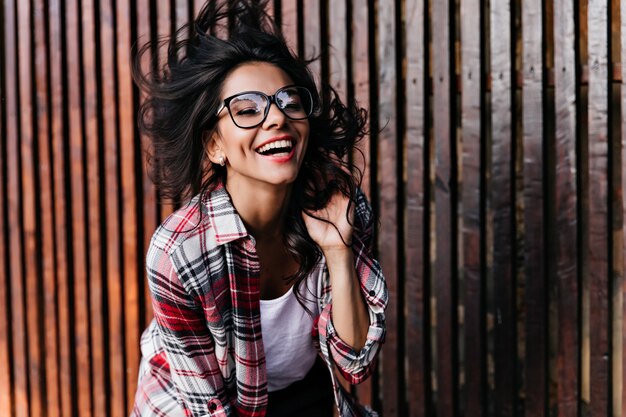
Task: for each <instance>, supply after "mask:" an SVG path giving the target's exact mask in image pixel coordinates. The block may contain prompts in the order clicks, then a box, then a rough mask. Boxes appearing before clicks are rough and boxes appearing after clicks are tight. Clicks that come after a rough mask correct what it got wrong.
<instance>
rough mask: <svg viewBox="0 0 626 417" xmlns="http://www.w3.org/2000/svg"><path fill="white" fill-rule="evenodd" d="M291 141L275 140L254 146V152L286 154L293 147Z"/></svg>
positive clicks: (270, 154) (267, 154) (269, 154)
mask: <svg viewBox="0 0 626 417" xmlns="http://www.w3.org/2000/svg"><path fill="white" fill-rule="evenodd" d="M293 146H294V144H293V141H291V140H284V139H283V140H277V141H274V142H270V143H267V144H265V145H263V146H259V147H258V148H256V149H255V150H256V152H257V153H260V154H261V155H265V156H274V155H281V156H282V155H288V154H289V153H290V152H291V150H292V149H293Z"/></svg>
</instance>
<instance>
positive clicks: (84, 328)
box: [65, 0, 103, 417]
mask: <svg viewBox="0 0 626 417" xmlns="http://www.w3.org/2000/svg"><path fill="white" fill-rule="evenodd" d="M78 11H79V8H78V2H77V0H68V1H67V3H66V5H65V12H66V42H67V43H66V51H67V55H66V65H67V74H68V76H67V79H68V97H69V103H68V104H69V108H68V112H69V126H68V130H69V137H70V149H69V151H70V155H69V161H70V173H69V175H70V182H71V195H70V201H71V204H72V212H71V218H72V251H71V253H72V258H71V260H72V264H73V270H72V277H73V283H72V281H70V285H73V288H72V289H71V291H72V293H73V299H72V300H70V303H72V306H73V308H72V310H71V312H70V314H69V316H70V317H80V318H81V320H78V321H76V323H75V325H74V328H73V329H72V334H73V339H74V340H73V347H74V357H73V363H72V365H73V368H74V372H75V375H76V376H75V377H74V378H73V379H72V385H70V386H71V387H74V389H73V392H72V401H73V403H74V404H73V407H72V409H73V410H76V411H75V412H76V413H78V415H80V416H81V417H82V416H87V417H90V416H91V415H92V412H91V409H92V408H91V407H92V396H91V393H92V391H91V383H92V381H91V378H90V365H91V356H90V352H91V350H92V347H91V343H90V337H89V331H90V328H89V323H90V314H89V302H88V300H89V291H88V287H87V276H90V277H91V279H97V277H95V278H94V277H93V276H92V274H91V273H90V272H88V263H87V250H86V249H87V247H90V246H91V245H90V244H89V246H88V241H87V230H86V229H87V213H86V207H85V198H86V197H87V195H86V191H85V187H86V182H89V181H90V180H91V176H90V175H88V178H87V180H85V173H86V172H87V170H86V167H85V162H84V158H85V155H86V149H85V146H84V137H83V123H82V111H83V103H82V97H83V90H82V85H81V81H82V78H81V59H80V53H79V51H80V48H81V47H82V45H81V44H80V41H79V39H80V33H79V32H80V31H81V25H80V18H81V16H79V15H78ZM87 97H89V95H87ZM87 103H88V102H87ZM87 108H89V107H88V106H87ZM90 160H91V161H93V163H91V164H89V165H90V166H91V165H95V161H94V160H92V159H90ZM89 188H90V189H91V187H89ZM89 206H90V207H93V210H92V211H95V210H96V209H97V206H92V205H91V204H89ZM89 243H91V242H89ZM92 264H93V263H92ZM96 382H97V383H98V382H100V381H98V380H96ZM101 386H103V385H101ZM79 388H82V389H79Z"/></svg>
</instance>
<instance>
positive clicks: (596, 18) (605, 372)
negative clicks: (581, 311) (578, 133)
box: [588, 0, 610, 415]
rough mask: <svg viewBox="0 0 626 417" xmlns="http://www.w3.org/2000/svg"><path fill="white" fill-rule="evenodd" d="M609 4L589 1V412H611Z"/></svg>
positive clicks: (594, 413)
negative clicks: (591, 28)
mask: <svg viewBox="0 0 626 417" xmlns="http://www.w3.org/2000/svg"><path fill="white" fill-rule="evenodd" d="M607 17H608V11H607V1H604V0H596V1H590V2H589V9H588V25H589V27H593V28H594V30H590V31H589V32H588V36H589V38H588V39H589V41H588V42H589V61H588V62H589V64H590V71H589V113H588V114H589V231H588V234H589V252H588V253H589V272H590V275H589V281H588V283H589V311H590V316H589V321H590V323H591V324H590V381H593V383H592V384H591V397H590V411H591V413H592V414H593V415H600V414H608V413H609V379H610V370H609V363H610V362H609V354H608V352H609V349H610V346H609V328H610V315H609V302H610V298H609V246H608V243H609V224H608V219H609V217H608V210H609V207H608V198H609V196H608V192H609V190H608V189H607V188H608V168H609V160H608V158H609V155H608V146H609V145H608V91H607V80H608V50H607V41H608V39H607Z"/></svg>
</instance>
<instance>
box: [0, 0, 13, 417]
mask: <svg viewBox="0 0 626 417" xmlns="http://www.w3.org/2000/svg"><path fill="white" fill-rule="evenodd" d="M7 11H8V7H7V6H5V5H4V4H3V5H2V7H1V8H0V18H1V19H2V23H3V29H2V30H1V31H0V32H1V33H2V36H1V38H0V96H1V97H2V100H0V137H2V138H3V140H2V141H1V142H0V192H1V193H2V195H3V196H8V195H9V193H8V188H9V187H8V183H9V175H8V174H9V173H8V166H9V165H10V161H9V159H10V158H9V154H8V153H7V151H8V142H9V139H10V138H9V135H8V131H9V128H7V125H9V124H11V123H12V120H11V119H10V118H9V111H8V108H9V107H14V106H11V104H10V103H7V100H11V99H12V98H11V97H9V94H8V91H9V88H10V87H9V86H8V85H7V84H6V82H7V79H9V78H11V76H10V75H9V74H7V73H9V72H11V68H10V65H11V64H9V62H11V61H9V60H7V59H6V56H7V50H9V52H10V51H11V46H10V45H8V43H10V40H11V39H12V33H13V29H14V26H13V24H12V23H13V22H9V21H7V17H6V16H7V14H6V13H7ZM10 34H11V36H9V35H10ZM7 40H8V41H9V42H7ZM14 135H15V134H14ZM8 200H9V199H8V198H3V199H2V201H1V202H0V267H1V268H2V269H0V363H3V364H4V367H3V369H4V371H3V372H0V414H1V415H4V416H12V415H13V410H14V407H13V406H14V402H13V390H14V387H13V383H12V382H13V381H12V375H13V374H14V371H13V355H12V350H11V344H12V343H13V340H12V331H11V319H12V317H11V274H10V270H11V255H10V252H9V250H8V249H9V247H10V243H11V241H10V234H9V229H10V225H9V224H8V222H7V220H8V211H9V207H10V206H9V202H8Z"/></svg>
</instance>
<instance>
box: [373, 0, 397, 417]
mask: <svg viewBox="0 0 626 417" xmlns="http://www.w3.org/2000/svg"><path fill="white" fill-rule="evenodd" d="M377 6H378V9H377V13H376V16H377V32H376V45H377V49H376V54H377V56H376V60H377V70H378V73H377V74H376V77H377V79H378V86H379V87H378V100H379V101H378V107H379V109H380V111H379V112H378V126H380V127H381V128H382V127H384V130H382V131H381V133H380V134H379V135H378V136H377V140H378V148H377V164H378V166H377V172H378V177H377V189H378V195H377V198H378V200H379V218H380V231H379V235H378V254H379V259H380V264H381V266H382V268H383V270H384V271H385V278H386V279H387V286H388V289H389V308H388V309H387V311H386V319H387V320H386V324H387V335H386V341H385V345H384V346H383V349H382V352H381V355H382V359H381V365H382V376H381V378H382V380H384V381H387V382H386V383H385V384H383V386H382V387H381V400H382V405H383V408H382V410H381V411H382V413H383V415H385V416H394V415H396V414H397V413H398V412H399V411H398V408H399V406H400V393H399V392H398V390H397V389H396V384H397V382H395V380H396V379H397V377H398V375H399V369H400V368H399V366H398V365H399V361H398V355H397V351H398V327H397V326H398V314H399V313H398V311H397V308H398V297H399V296H400V294H399V282H398V280H399V276H398V262H399V259H398V240H397V239H398V233H399V232H400V231H399V230H398V218H397V197H398V196H397V192H398V178H397V163H398V149H397V146H398V145H397V140H398V132H397V130H396V126H395V120H396V114H397V111H398V109H397V107H396V83H397V76H398V74H396V71H395V68H396V67H395V62H396V54H395V48H394V45H395V42H396V39H395V37H394V35H395V25H396V21H395V9H394V4H392V3H388V2H386V3H379V4H378V5H377Z"/></svg>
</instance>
